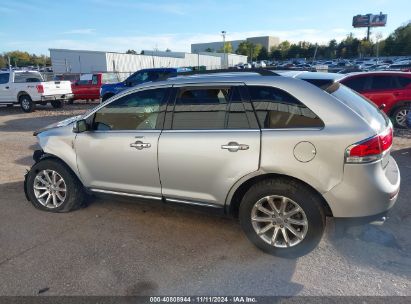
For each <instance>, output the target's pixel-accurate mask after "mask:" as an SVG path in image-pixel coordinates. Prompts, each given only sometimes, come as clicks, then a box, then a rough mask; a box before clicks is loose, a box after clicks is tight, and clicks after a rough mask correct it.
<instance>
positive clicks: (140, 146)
mask: <svg viewBox="0 0 411 304" xmlns="http://www.w3.org/2000/svg"><path fill="white" fill-rule="evenodd" d="M130 147H131V148H136V149H137V150H142V149H144V148H150V147H151V144H149V143H144V142H142V141H141V140H137V141H136V142H135V143H131V144H130Z"/></svg>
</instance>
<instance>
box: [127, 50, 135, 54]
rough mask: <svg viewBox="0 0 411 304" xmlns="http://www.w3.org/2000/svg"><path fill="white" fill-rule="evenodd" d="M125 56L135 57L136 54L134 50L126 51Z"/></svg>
mask: <svg viewBox="0 0 411 304" xmlns="http://www.w3.org/2000/svg"><path fill="white" fill-rule="evenodd" d="M126 54H132V55H137V52H136V51H135V50H127V52H126Z"/></svg>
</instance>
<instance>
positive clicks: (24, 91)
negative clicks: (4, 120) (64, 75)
mask: <svg viewBox="0 0 411 304" xmlns="http://www.w3.org/2000/svg"><path fill="white" fill-rule="evenodd" d="M72 97H73V94H72V92H71V86H70V81H44V80H43V77H42V75H41V74H40V73H39V72H37V71H23V70H21V71H18V70H9V71H2V72H0V104H3V105H7V106H13V104H19V105H20V107H21V109H22V110H23V111H24V112H31V111H33V110H34V109H35V106H36V104H41V105H46V104H47V103H48V102H50V103H51V105H52V106H53V107H54V108H61V107H62V106H63V105H64V102H65V101H67V100H69V99H71V98H72Z"/></svg>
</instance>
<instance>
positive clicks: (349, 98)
mask: <svg viewBox="0 0 411 304" xmlns="http://www.w3.org/2000/svg"><path fill="white" fill-rule="evenodd" d="M325 91H326V92H327V93H329V94H331V95H332V96H334V97H335V98H337V99H338V100H340V101H341V102H342V103H344V104H345V105H346V106H348V107H349V108H350V109H351V110H353V111H354V112H355V113H357V114H358V115H359V116H361V117H362V118H363V119H364V120H365V121H367V122H368V124H369V125H370V126H371V127H372V128H373V129H374V130H376V132H380V131H382V130H383V129H385V127H386V126H387V125H388V124H389V118H388V117H387V115H385V113H384V112H382V111H381V110H380V109H378V107H377V106H376V105H375V104H374V103H373V102H372V101H370V100H368V99H366V98H364V97H363V96H362V95H360V94H358V93H357V92H355V91H353V90H351V89H350V88H348V87H346V86H344V85H342V84H340V83H338V82H335V83H333V84H332V85H331V86H329V87H328V88H327V89H326V90H325Z"/></svg>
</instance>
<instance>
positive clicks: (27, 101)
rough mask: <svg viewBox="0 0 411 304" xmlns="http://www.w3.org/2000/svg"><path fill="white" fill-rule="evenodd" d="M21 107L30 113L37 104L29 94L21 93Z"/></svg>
mask: <svg viewBox="0 0 411 304" xmlns="http://www.w3.org/2000/svg"><path fill="white" fill-rule="evenodd" d="M19 103H20V107H21V109H22V110H23V112H26V113H30V112H33V111H34V109H35V108H36V104H35V103H34V102H33V101H32V100H31V98H30V96H29V95H21V96H20V97H19Z"/></svg>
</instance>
